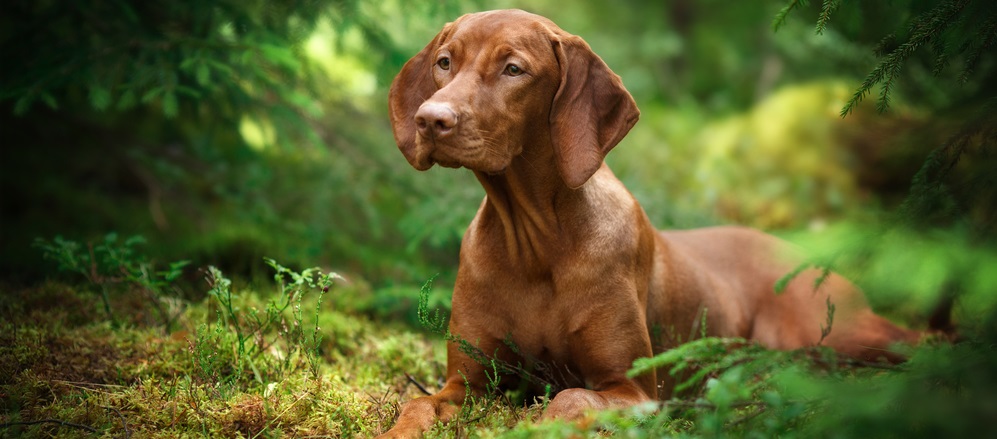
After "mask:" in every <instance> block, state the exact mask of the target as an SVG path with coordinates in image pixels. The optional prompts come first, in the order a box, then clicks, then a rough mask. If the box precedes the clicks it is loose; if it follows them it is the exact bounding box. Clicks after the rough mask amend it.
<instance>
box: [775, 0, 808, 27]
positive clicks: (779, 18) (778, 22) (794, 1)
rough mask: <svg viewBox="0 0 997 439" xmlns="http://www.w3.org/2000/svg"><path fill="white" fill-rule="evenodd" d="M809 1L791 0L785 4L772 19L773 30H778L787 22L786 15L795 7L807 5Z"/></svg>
mask: <svg viewBox="0 0 997 439" xmlns="http://www.w3.org/2000/svg"><path fill="white" fill-rule="evenodd" d="M808 3H809V0H789V3H788V4H786V6H783V7H782V9H780V10H779V12H778V13H777V14H775V18H774V19H773V20H772V31H773V32H775V31H778V30H779V28H780V27H782V25H783V24H785V23H786V16H788V15H789V13H790V12H791V11H792V10H793V9H796V8H797V7H801V6H806V5H807V4H808Z"/></svg>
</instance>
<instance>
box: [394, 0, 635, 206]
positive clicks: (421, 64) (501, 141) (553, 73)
mask: <svg viewBox="0 0 997 439" xmlns="http://www.w3.org/2000/svg"><path fill="white" fill-rule="evenodd" d="M388 101H389V107H390V114H391V126H392V129H393V130H394V134H395V141H396V142H397V143H398V148H399V149H400V150H401V151H402V153H403V154H404V155H405V158H406V159H407V160H408V161H409V163H410V164H412V166H413V167H415V168H416V169H418V170H426V169H429V168H430V167H432V166H433V164H435V163H439V164H440V165H443V166H447V167H460V166H463V167H466V168H468V169H472V170H475V171H481V172H486V173H492V174H494V173H501V172H503V171H504V170H505V169H506V168H507V167H508V166H509V165H510V164H511V163H512V160H513V158H515V157H516V156H518V155H519V154H521V153H522V152H523V148H524V147H534V146H536V147H545V146H543V145H548V144H549V145H551V147H552V148H553V150H554V151H553V152H554V156H555V160H556V163H557V169H558V171H559V173H560V175H561V178H562V179H563V180H564V182H565V184H566V185H567V186H568V187H571V188H577V187H579V186H581V185H582V184H584V183H585V181H587V180H588V179H589V177H591V176H592V174H593V173H595V171H596V170H597V169H599V166H600V165H601V164H602V160H603V158H605V156H606V154H607V153H608V152H609V150H611V149H612V148H613V147H614V146H616V144H617V143H619V141H620V140H621V139H623V136H625V135H626V134H627V132H628V131H630V128H631V127H633V125H634V124H635V123H636V122H637V118H638V116H639V114H640V113H639V111H638V110H637V105H636V104H635V103H634V100H633V98H632V97H631V96H630V93H628V92H627V90H626V89H625V88H624V87H623V83H622V82H621V81H620V78H619V77H618V76H617V75H616V74H615V73H613V72H612V71H611V70H610V69H609V67H608V66H606V64H605V63H604V62H603V61H602V59H600V58H599V57H598V56H597V55H596V54H595V53H593V52H592V49H591V48H589V46H588V44H586V43H585V41H583V40H582V39H581V38H579V37H577V36H574V35H571V34H568V33H567V32H564V31H563V30H561V29H560V28H559V27H557V25H555V24H554V23H553V22H551V21H550V20H548V19H546V18H543V17H540V16H538V15H534V14H530V13H528V12H524V11H519V10H505V11H490V12H481V13H476V14H468V15H464V16H462V17H460V18H458V19H457V20H456V21H454V22H453V23H448V24H447V25H446V26H444V27H443V30H442V31H440V33H439V34H437V35H436V37H435V38H433V41H431V42H430V43H429V45H427V46H426V47H425V48H424V49H423V50H422V51H421V52H419V53H418V54H416V55H415V56H414V57H412V59H411V60H409V61H408V62H407V63H406V64H405V66H404V67H403V68H402V70H401V72H399V73H398V76H397V77H396V78H395V80H394V82H393V83H392V84H391V91H390V93H389V98H388Z"/></svg>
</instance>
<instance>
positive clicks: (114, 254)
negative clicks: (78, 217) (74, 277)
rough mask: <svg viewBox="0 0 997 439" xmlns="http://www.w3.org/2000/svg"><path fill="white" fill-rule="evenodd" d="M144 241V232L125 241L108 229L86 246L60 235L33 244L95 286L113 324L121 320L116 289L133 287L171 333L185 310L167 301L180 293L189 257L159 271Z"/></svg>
mask: <svg viewBox="0 0 997 439" xmlns="http://www.w3.org/2000/svg"><path fill="white" fill-rule="evenodd" d="M145 242H146V241H145V238H143V237H141V236H132V237H130V238H127V239H125V240H123V241H122V240H120V239H119V238H118V234H117V233H108V234H107V235H105V236H104V239H103V241H101V242H98V243H96V244H94V243H87V244H86V246H83V245H81V244H79V243H78V242H76V241H70V240H66V239H63V238H62V237H61V236H56V237H55V238H53V239H52V240H51V241H48V240H45V239H41V238H38V239H36V240H35V243H34V246H35V247H37V248H39V249H41V251H42V256H43V257H44V258H45V259H48V260H51V261H53V262H55V263H56V264H57V265H58V267H59V270H60V271H67V272H70V273H74V274H78V275H80V276H82V277H83V278H85V279H86V280H87V281H88V282H89V283H90V284H91V285H94V286H96V287H97V288H98V289H99V293H100V299H101V302H102V303H103V305H104V312H105V313H106V314H107V319H108V320H109V321H111V323H112V324H114V325H117V324H118V321H117V319H116V318H115V316H114V312H113V311H112V306H111V305H112V304H111V302H112V298H111V296H112V293H113V290H114V289H116V288H120V287H132V288H133V289H135V290H137V291H140V292H141V293H143V294H144V295H145V298H146V303H148V304H149V305H152V307H153V309H155V311H156V314H157V315H158V316H159V319H160V321H161V324H162V325H163V328H164V329H165V330H166V332H167V333H169V332H172V330H173V323H174V322H175V321H176V319H177V317H179V315H180V314H181V313H182V312H183V310H182V309H180V310H177V311H175V312H171V310H170V307H169V306H168V303H166V302H167V301H168V300H169V299H173V298H176V297H178V296H179V295H180V294H179V293H180V291H179V288H178V287H177V286H176V285H175V282H176V280H177V279H178V278H179V277H180V276H181V275H182V274H183V268H184V267H186V266H187V265H188V264H190V261H177V262H172V263H170V264H169V265H168V267H167V268H166V270H163V271H157V270H156V267H155V264H154V263H153V262H152V261H150V260H149V259H148V258H146V256H145V255H144V254H143V253H142V252H140V251H139V250H138V246H140V245H141V244H145ZM84 247H85V248H84Z"/></svg>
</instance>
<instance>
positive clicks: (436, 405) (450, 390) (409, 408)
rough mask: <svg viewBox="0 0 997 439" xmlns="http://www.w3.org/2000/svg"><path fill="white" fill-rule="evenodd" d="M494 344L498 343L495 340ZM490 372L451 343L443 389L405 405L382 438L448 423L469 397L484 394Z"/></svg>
mask: <svg viewBox="0 0 997 439" xmlns="http://www.w3.org/2000/svg"><path fill="white" fill-rule="evenodd" d="M451 329H453V326H451ZM491 345H496V346H497V342H495V341H493V342H492V343H491V344H490V346H491ZM486 382H487V375H486V374H485V369H484V366H482V365H481V364H478V362H476V361H474V360H473V359H471V358H470V357H469V356H467V355H466V354H464V353H463V352H461V351H460V349H459V348H458V347H457V344H456V343H455V342H450V343H447V381H446V384H444V385H443V388H442V389H440V391H439V392H437V393H435V394H432V395H429V396H423V397H420V398H416V399H413V400H411V401H409V402H407V403H405V404H404V405H402V409H401V413H399V415H398V422H397V423H396V424H395V426H394V427H393V428H392V429H391V430H388V431H387V432H386V433H384V434H382V435H380V436H378V438H379V439H388V438H391V439H395V438H399V439H400V438H406V439H407V438H419V437H422V433H424V432H425V431H427V430H429V429H430V428H432V427H433V425H434V424H436V421H442V422H443V423H447V422H449V421H450V419H451V418H453V416H454V415H455V414H456V413H457V410H458V409H460V406H461V405H462V404H463V403H464V399H465V398H467V395H468V390H470V394H471V395H473V396H481V395H483V394H484V388H485V383H486Z"/></svg>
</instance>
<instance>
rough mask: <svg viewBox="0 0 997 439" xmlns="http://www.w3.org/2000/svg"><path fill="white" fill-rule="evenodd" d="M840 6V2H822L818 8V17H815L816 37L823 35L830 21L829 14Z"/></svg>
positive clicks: (825, 0)
mask: <svg viewBox="0 0 997 439" xmlns="http://www.w3.org/2000/svg"><path fill="white" fill-rule="evenodd" d="M838 6H841V0H824V4H822V5H821V7H820V15H819V16H818V17H817V35H820V34H823V33H824V29H826V28H827V23H828V22H829V21H830V20H831V14H832V13H834V11H836V10H837V9H838Z"/></svg>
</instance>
